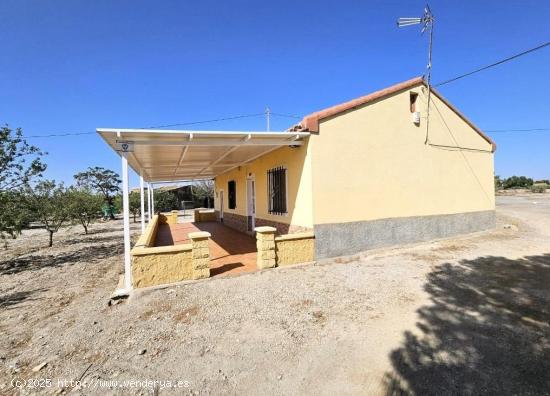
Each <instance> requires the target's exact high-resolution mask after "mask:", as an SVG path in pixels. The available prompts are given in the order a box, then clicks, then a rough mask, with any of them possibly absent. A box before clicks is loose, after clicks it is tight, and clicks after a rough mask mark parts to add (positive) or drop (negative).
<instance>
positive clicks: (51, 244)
mask: <svg viewBox="0 0 550 396" xmlns="http://www.w3.org/2000/svg"><path fill="white" fill-rule="evenodd" d="M48 231H49V232H50V244H49V245H48V247H52V246H53V231H51V230H48Z"/></svg>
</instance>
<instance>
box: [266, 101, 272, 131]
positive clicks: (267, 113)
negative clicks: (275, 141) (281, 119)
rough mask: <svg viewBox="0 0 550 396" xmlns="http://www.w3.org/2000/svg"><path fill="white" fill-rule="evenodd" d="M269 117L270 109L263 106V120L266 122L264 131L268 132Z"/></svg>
mask: <svg viewBox="0 0 550 396" xmlns="http://www.w3.org/2000/svg"><path fill="white" fill-rule="evenodd" d="M270 117H271V110H270V109H269V107H266V108H265V122H266V131H267V132H269V121H270V120H269V119H270Z"/></svg>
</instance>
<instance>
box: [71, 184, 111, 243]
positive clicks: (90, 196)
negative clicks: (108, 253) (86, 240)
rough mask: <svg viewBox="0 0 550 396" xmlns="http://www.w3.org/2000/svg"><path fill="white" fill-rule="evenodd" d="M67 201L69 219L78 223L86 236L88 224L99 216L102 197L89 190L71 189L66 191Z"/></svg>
mask: <svg viewBox="0 0 550 396" xmlns="http://www.w3.org/2000/svg"><path fill="white" fill-rule="evenodd" d="M68 199H69V208H70V216H71V219H72V220H73V221H74V222H78V223H80V224H81V225H82V227H83V228H84V233H85V234H87V233H88V228H89V226H90V224H91V223H92V222H94V221H95V220H97V219H98V218H99V217H100V215H101V205H102V204H103V197H102V196H100V195H98V194H94V193H93V192H91V191H89V190H83V189H79V188H76V187H71V188H70V189H69V191H68Z"/></svg>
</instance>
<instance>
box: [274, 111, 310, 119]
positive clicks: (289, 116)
mask: <svg viewBox="0 0 550 396" xmlns="http://www.w3.org/2000/svg"><path fill="white" fill-rule="evenodd" d="M270 114H271V115H274V116H279V117H286V118H296V119H300V118H302V117H300V116H297V115H294V114H283V113H274V112H270Z"/></svg>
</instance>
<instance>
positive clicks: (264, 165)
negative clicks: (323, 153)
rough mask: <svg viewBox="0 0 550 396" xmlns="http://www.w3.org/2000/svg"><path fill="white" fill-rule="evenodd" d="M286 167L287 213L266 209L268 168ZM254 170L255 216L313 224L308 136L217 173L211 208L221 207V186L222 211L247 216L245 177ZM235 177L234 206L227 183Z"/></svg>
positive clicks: (289, 222) (277, 220) (299, 224)
mask: <svg viewBox="0 0 550 396" xmlns="http://www.w3.org/2000/svg"><path fill="white" fill-rule="evenodd" d="M278 166H286V168H287V197H288V199H287V210H288V214H287V215H272V214H269V213H268V199H267V171H268V170H269V169H272V168H274V167H278ZM249 174H253V175H254V177H255V180H256V218H259V219H265V220H269V221H274V222H279V223H284V224H289V225H296V226H301V227H307V228H311V227H313V214H312V206H311V202H312V194H311V153H310V149H309V145H308V142H307V139H306V141H305V143H304V145H303V146H299V147H297V148H289V147H282V148H279V149H277V150H275V151H272V152H271V153H268V154H266V155H265V156H262V157H260V158H258V159H257V160H255V161H253V162H251V163H249V164H246V165H243V166H241V167H240V169H239V168H235V169H233V170H231V171H229V172H227V173H224V174H222V175H219V176H217V177H216V179H215V191H216V193H215V199H214V208H215V209H216V210H218V211H219V210H220V190H223V191H224V213H234V214H238V215H241V216H247V192H246V180H247V176H248V175H249ZM231 180H235V181H236V195H237V197H236V198H237V200H236V201H237V206H236V208H235V209H229V206H228V205H229V200H228V197H227V193H228V191H227V183H228V182H229V181H231Z"/></svg>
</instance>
